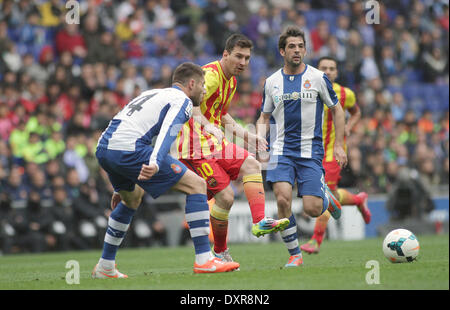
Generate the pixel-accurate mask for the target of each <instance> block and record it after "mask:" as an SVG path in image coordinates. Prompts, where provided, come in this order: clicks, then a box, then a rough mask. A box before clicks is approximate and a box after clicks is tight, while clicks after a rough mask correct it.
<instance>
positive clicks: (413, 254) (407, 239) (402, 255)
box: [383, 229, 420, 263]
mask: <svg viewBox="0 0 450 310" xmlns="http://www.w3.org/2000/svg"><path fill="white" fill-rule="evenodd" d="M419 249H420V246H419V240H417V238H416V236H414V234H413V233H412V232H410V231H409V230H407V229H395V230H393V231H391V232H390V233H388V234H387V235H386V238H384V241H383V253H384V256H386V258H387V259H388V260H389V261H391V262H392V263H405V262H408V263H409V262H412V261H414V260H415V259H416V258H417V256H418V255H419Z"/></svg>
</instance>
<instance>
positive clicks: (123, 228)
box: [102, 202, 136, 260]
mask: <svg viewBox="0 0 450 310" xmlns="http://www.w3.org/2000/svg"><path fill="white" fill-rule="evenodd" d="M135 212H136V210H134V209H131V208H128V207H127V206H126V205H124V204H123V203H122V202H120V203H119V204H118V205H117V206H116V208H115V209H114V210H113V211H112V212H111V215H110V216H109V219H108V229H107V230H106V234H105V241H104V243H103V253H102V258H103V259H107V260H115V258H116V253H117V250H118V249H119V246H120V244H121V243H122V240H123V238H124V237H125V234H126V232H127V230H128V227H129V226H130V223H131V220H132V218H133V215H134V213H135Z"/></svg>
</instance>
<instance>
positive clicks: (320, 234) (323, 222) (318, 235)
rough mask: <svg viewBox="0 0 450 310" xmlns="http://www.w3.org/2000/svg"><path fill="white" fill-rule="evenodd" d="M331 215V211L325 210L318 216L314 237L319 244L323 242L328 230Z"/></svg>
mask: <svg viewBox="0 0 450 310" xmlns="http://www.w3.org/2000/svg"><path fill="white" fill-rule="evenodd" d="M330 215H331V214H330V212H328V211H325V212H324V213H323V214H322V215H321V216H319V217H318V218H316V224H315V226H314V235H313V236H312V239H315V240H316V241H317V243H318V244H319V245H321V244H322V241H323V238H324V236H325V231H326V230H327V225H328V220H329V219H330Z"/></svg>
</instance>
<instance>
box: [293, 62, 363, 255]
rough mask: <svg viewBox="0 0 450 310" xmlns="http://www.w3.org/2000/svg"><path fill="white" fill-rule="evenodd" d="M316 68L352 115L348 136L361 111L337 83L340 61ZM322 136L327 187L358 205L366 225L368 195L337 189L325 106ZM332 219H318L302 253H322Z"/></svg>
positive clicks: (345, 203)
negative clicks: (321, 248)
mask: <svg viewBox="0 0 450 310" xmlns="http://www.w3.org/2000/svg"><path fill="white" fill-rule="evenodd" d="M317 68H318V69H319V70H321V71H323V72H324V73H325V74H326V75H327V76H328V79H329V80H330V81H331V82H332V83H333V90H334V91H335V93H336V95H337V97H338V99H339V102H340V104H341V105H342V108H343V109H344V110H346V111H348V112H349V113H350V118H349V119H348V121H347V124H346V126H345V136H349V135H350V131H351V129H352V128H353V126H354V125H355V124H356V123H357V122H358V121H359V119H360V118H361V112H360V109H359V107H358V105H357V104H356V98H355V93H354V92H353V91H352V90H351V89H349V88H347V87H344V86H341V85H339V84H338V83H335V82H334V81H335V80H336V78H337V75H338V70H337V61H336V60H335V59H334V58H332V57H322V58H320V59H319V62H318V66H317ZM322 135H323V147H324V151H325V154H324V158H323V167H324V169H325V182H326V184H327V185H328V187H329V188H330V190H331V191H332V193H333V195H334V197H336V198H337V199H338V200H339V202H340V203H341V205H342V206H354V205H356V206H357V207H358V209H359V210H360V211H361V214H362V216H363V218H364V221H365V223H366V224H368V223H369V222H370V218H371V213H370V210H369V208H368V206H367V193H365V192H361V193H359V194H357V195H355V194H352V193H351V192H349V191H348V190H346V189H343V188H338V183H339V180H340V178H341V168H340V166H339V164H338V162H337V161H336V159H335V157H334V154H333V148H334V141H335V131H334V124H333V119H332V115H331V113H330V111H329V109H328V108H327V107H326V106H325V107H324V116H323V126H322ZM344 149H345V151H347V146H346V145H344ZM329 218H330V213H329V212H328V211H327V212H324V213H323V214H322V215H321V216H320V217H318V218H317V219H316V224H315V226H314V234H313V236H312V238H311V240H309V241H308V242H307V243H306V244H304V245H302V246H301V247H300V248H301V249H302V250H303V251H305V252H307V253H318V252H319V248H320V245H321V244H322V240H323V237H324V235H325V231H326V228H327V223H328V220H329Z"/></svg>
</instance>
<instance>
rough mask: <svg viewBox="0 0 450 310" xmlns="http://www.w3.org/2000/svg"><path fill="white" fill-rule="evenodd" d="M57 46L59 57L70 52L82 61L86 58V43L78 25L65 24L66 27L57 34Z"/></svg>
mask: <svg viewBox="0 0 450 310" xmlns="http://www.w3.org/2000/svg"><path fill="white" fill-rule="evenodd" d="M55 45H56V51H57V52H58V54H59V55H61V54H62V53H63V52H64V51H69V52H70V53H71V54H72V55H73V56H74V57H78V58H81V59H82V58H84V57H86V54H87V49H86V43H85V41H84V38H83V36H82V35H81V33H80V31H79V26H78V25H77V24H68V23H65V24H64V27H63V28H62V29H61V30H59V31H58V32H57V33H56V37H55Z"/></svg>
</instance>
